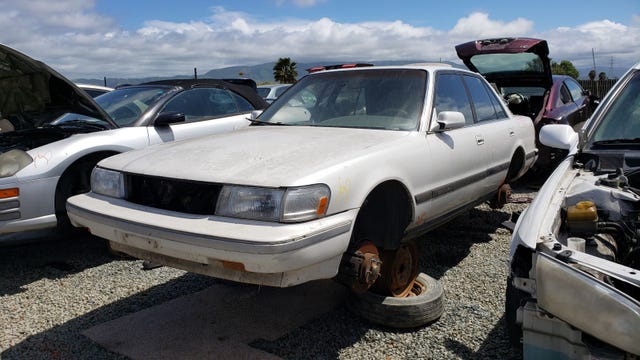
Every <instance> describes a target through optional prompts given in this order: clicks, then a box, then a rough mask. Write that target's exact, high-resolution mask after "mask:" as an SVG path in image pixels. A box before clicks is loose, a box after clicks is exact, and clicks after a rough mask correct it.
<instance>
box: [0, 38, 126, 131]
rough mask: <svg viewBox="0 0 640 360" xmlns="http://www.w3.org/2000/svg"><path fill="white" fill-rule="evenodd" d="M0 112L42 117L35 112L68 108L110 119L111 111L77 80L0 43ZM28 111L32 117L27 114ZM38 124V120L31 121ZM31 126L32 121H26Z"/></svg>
mask: <svg viewBox="0 0 640 360" xmlns="http://www.w3.org/2000/svg"><path fill="white" fill-rule="evenodd" d="M0 94H3V95H2V98H1V99H0V114H1V115H2V118H9V117H10V116H13V117H16V118H21V119H23V121H24V119H27V120H26V121H36V120H38V121H40V120H41V117H39V116H33V114H37V113H44V112H45V111H48V112H49V113H52V111H51V110H52V109H54V110H55V113H56V114H63V113H65V112H70V113H77V114H81V115H86V116H90V117H92V118H96V119H101V120H105V121H107V122H109V123H110V124H111V125H113V127H116V125H115V124H114V123H113V121H111V119H110V118H109V115H107V114H106V113H105V112H104V110H102V109H101V108H100V107H99V106H98V104H96V103H95V102H94V101H93V99H92V98H91V97H90V96H89V95H88V94H86V93H85V92H84V91H82V90H81V89H80V88H78V87H77V86H76V85H75V84H74V83H73V82H71V81H70V80H68V79H67V78H65V77H64V76H62V75H61V74H59V73H58V72H56V71H55V70H53V69H52V68H50V67H49V66H47V65H45V64H44V63H42V62H40V61H37V60H34V59H32V58H31V57H29V56H27V55H25V54H22V53H20V52H18V51H16V50H14V49H12V48H10V47H7V46H5V45H2V44H0ZM26 112H28V113H29V114H30V116H29V117H24V116H23V114H24V113H26ZM31 125H32V126H33V127H36V125H37V124H31ZM25 126H28V125H25Z"/></svg>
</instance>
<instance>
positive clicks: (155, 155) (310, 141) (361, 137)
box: [100, 126, 409, 187]
mask: <svg viewBox="0 0 640 360" xmlns="http://www.w3.org/2000/svg"><path fill="white" fill-rule="evenodd" d="M408 134H409V132H403V131H383V130H365V129H345V128H320V127H301V126H295V127H294V126H292V127H283V126H254V127H250V128H247V129H243V130H238V131H235V132H232V133H228V134H223V135H212V136H206V137H202V138H198V139H192V140H187V141H180V142H175V143H170V144H164V145H160V146H153V147H149V148H146V149H142V150H138V151H132V152H127V153H124V154H120V155H117V156H114V157H111V158H108V159H106V160H104V161H102V162H101V163H100V166H102V167H106V168H110V169H116V170H121V171H124V172H129V173H136V174H145V175H151V176H160V177H167V178H181V179H186V180H194V181H204V182H215V183H233V184H243V185H256V186H272V187H279V186H295V185H306V184H308V183H312V182H315V181H318V178H317V176H321V174H322V173H329V172H331V171H332V169H333V170H335V169H336V168H335V167H336V166H337V167H341V168H342V167H345V166H351V164H353V163H354V162H355V161H356V159H357V158H358V157H360V156H363V155H368V154H371V153H373V152H376V151H382V150H384V149H385V148H386V147H387V146H388V145H389V143H390V142H393V141H398V140H399V139H403V138H406V137H407V136H408Z"/></svg>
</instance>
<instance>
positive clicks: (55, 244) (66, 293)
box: [0, 189, 535, 359]
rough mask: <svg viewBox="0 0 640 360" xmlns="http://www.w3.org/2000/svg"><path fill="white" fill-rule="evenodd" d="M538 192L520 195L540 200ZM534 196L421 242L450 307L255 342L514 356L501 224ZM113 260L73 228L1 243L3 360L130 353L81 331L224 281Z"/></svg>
mask: <svg viewBox="0 0 640 360" xmlns="http://www.w3.org/2000/svg"><path fill="white" fill-rule="evenodd" d="M534 195H535V193H532V192H530V191H529V190H523V191H518V190H517V189H516V191H514V198H516V199H524V198H530V197H533V196H534ZM526 205H527V204H526V203H523V202H517V203H510V204H507V205H506V206H505V207H504V208H503V209H501V210H492V209H490V208H489V207H488V206H487V205H481V206H478V207H476V208H474V209H472V210H470V211H469V212H467V213H465V214H464V215H463V216H460V217H458V218H456V219H454V220H453V221H452V222H450V223H448V224H447V225H445V226H443V227H441V228H439V229H437V230H435V231H433V232H431V233H429V234H427V235H425V236H424V238H423V239H422V240H423V241H420V242H419V249H420V252H421V271H422V272H424V273H426V274H428V275H430V276H432V277H434V278H436V279H439V281H440V282H441V283H442V285H443V286H444V289H445V309H444V314H443V316H442V317H441V318H440V319H439V320H438V321H436V322H434V323H432V324H429V325H427V326H425V327H422V328H417V329H411V330H395V329H389V328H384V327H380V326H377V325H372V324H370V323H367V322H366V321H364V320H362V319H360V318H358V317H356V316H354V315H352V314H351V313H349V312H348V311H347V310H346V308H345V307H344V306H340V307H338V308H336V309H335V310H334V311H332V312H330V313H329V314H326V315H325V316H322V317H321V318H318V319H315V320H313V321H311V322H308V323H307V324H305V325H304V326H302V327H300V328H298V329H296V330H294V331H292V332H290V333H289V334H287V335H286V336H284V337H282V338H280V339H278V340H276V341H262V340H260V341H256V342H254V343H252V344H251V346H253V347H255V348H258V349H261V350H264V351H267V352H270V353H273V354H275V355H277V356H280V357H283V358H286V359H336V358H338V359H515V358H517V357H518V355H517V354H516V353H514V352H513V351H512V350H511V348H510V347H509V345H508V342H507V339H506V336H505V334H504V331H503V322H504V312H503V308H504V287H505V283H506V277H507V271H508V268H507V256H508V250H509V239H510V236H511V234H510V232H509V231H508V230H506V229H504V228H502V227H501V226H500V224H501V223H502V222H503V221H505V220H508V219H509V218H510V215H511V212H513V211H521V210H523V209H524V208H525V207H526ZM141 268H142V262H141V261H140V260H125V259H119V258H114V257H113V256H111V255H110V254H109V253H108V252H107V251H106V250H105V247H104V243H103V242H102V241H100V240H99V239H96V238H92V237H88V236H86V235H85V234H84V233H74V234H73V235H71V236H65V237H61V238H58V239H52V240H50V241H44V242H37V243H32V244H26V245H13V246H4V247H0V274H2V275H1V278H0V324H2V325H1V326H0V358H1V359H126V358H125V357H123V356H120V355H118V354H115V353H112V352H109V351H108V350H105V349H104V348H102V347H100V346H98V345H96V344H94V343H93V342H91V341H90V340H89V339H88V338H87V337H85V336H84V335H82V334H81V331H83V330H85V329H88V328H90V327H92V326H95V325H97V324H100V323H103V322H106V321H109V320H113V319H117V318H119V317H122V316H124V315H127V314H130V313H134V312H137V311H139V310H142V309H145V308H148V307H151V306H154V305H158V304H161V303H163V302H166V301H168V300H171V299H174V298H177V297H180V296H182V295H186V294H191V293H194V292H196V291H199V290H203V289H205V288H207V287H209V286H211V285H213V284H215V283H216V282H217V281H218V280H216V279H213V278H208V277H205V276H201V275H195V274H191V273H186V272H184V271H180V270H176V269H171V268H166V267H161V268H157V269H154V270H150V271H144V270H141Z"/></svg>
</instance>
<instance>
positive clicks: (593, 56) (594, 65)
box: [591, 48, 598, 76]
mask: <svg viewBox="0 0 640 360" xmlns="http://www.w3.org/2000/svg"><path fill="white" fill-rule="evenodd" d="M591 58H592V59H593V72H594V73H596V76H598V72H597V71H596V55H595V53H594V52H593V48H591Z"/></svg>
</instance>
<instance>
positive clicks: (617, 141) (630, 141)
mask: <svg viewBox="0 0 640 360" xmlns="http://www.w3.org/2000/svg"><path fill="white" fill-rule="evenodd" d="M593 145H595V146H606V145H640V138H634V139H611V140H600V141H595V142H594V143H593Z"/></svg>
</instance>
